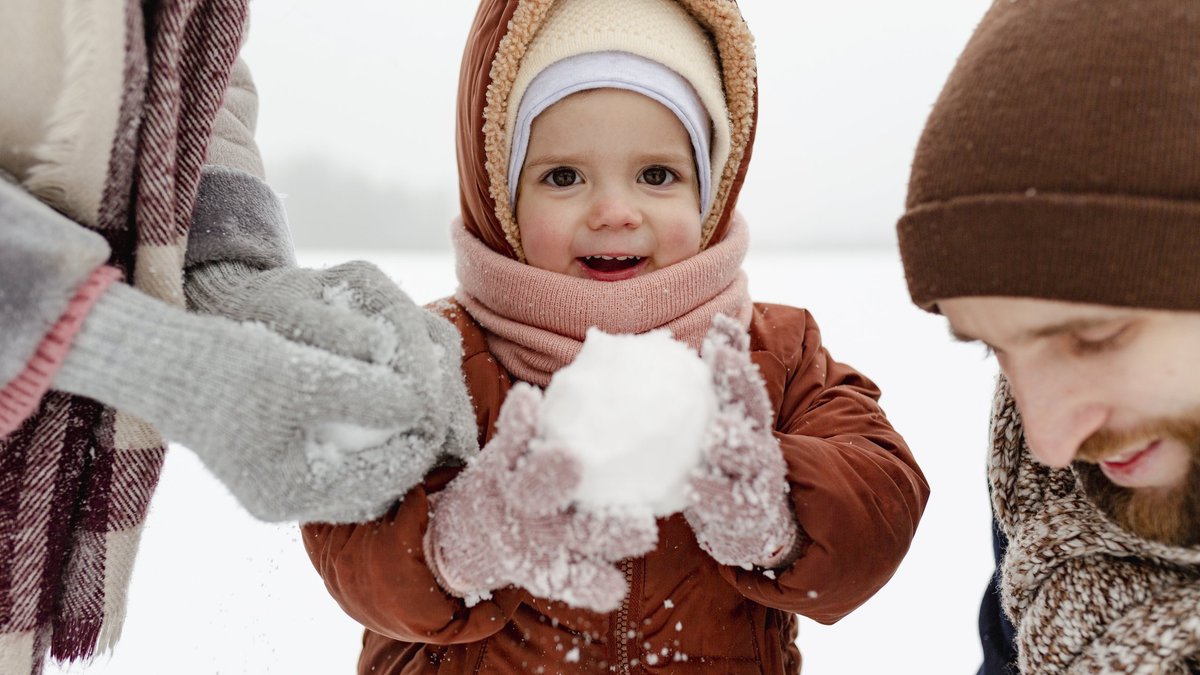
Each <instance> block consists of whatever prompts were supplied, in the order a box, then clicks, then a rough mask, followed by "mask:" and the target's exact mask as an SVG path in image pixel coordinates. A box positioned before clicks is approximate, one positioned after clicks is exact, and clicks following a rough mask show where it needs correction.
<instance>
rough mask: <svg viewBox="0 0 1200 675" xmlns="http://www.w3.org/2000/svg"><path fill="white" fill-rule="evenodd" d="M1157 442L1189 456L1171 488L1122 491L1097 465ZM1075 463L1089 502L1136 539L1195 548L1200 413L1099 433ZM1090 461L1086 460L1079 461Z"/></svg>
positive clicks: (1199, 526) (1199, 521)
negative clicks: (1180, 447)
mask: <svg viewBox="0 0 1200 675" xmlns="http://www.w3.org/2000/svg"><path fill="white" fill-rule="evenodd" d="M1156 438H1164V439H1165V438H1170V439H1174V440H1177V441H1179V442H1182V443H1183V444H1184V446H1185V447H1187V448H1188V449H1189V450H1190V452H1191V462H1190V463H1189V464H1188V468H1187V475H1186V476H1184V477H1183V479H1182V480H1181V481H1180V482H1179V483H1178V484H1177V485H1175V486H1172V487H1162V488H1127V487H1122V486H1120V485H1116V484H1114V483H1113V482H1112V481H1110V480H1109V479H1108V477H1107V476H1105V475H1104V472H1103V471H1102V470H1101V469H1100V466H1099V464H1098V463H1097V462H1099V461H1100V460H1102V459H1104V458H1105V457H1108V456H1110V455H1112V454H1113V453H1114V452H1119V451H1121V450H1123V449H1126V448H1129V447H1136V446H1137V445H1139V444H1144V443H1148V442H1150V441H1152V440H1154V439H1156ZM1077 457H1078V458H1079V460H1080V461H1076V462H1075V464H1074V467H1075V473H1076V475H1077V476H1078V477H1079V483H1080V485H1081V486H1082V487H1083V491H1084V493H1085V494H1086V495H1087V496H1088V498H1089V499H1090V500H1091V501H1092V503H1093V504H1095V505H1096V506H1097V507H1099V508H1100V509H1101V510H1102V511H1104V512H1105V513H1107V514H1108V516H1109V517H1111V518H1112V519H1113V520H1116V521H1117V523H1118V524H1119V525H1120V526H1121V527H1123V528H1125V529H1126V530H1128V531H1129V532H1132V533H1133V534H1136V535H1138V536H1139V537H1142V538H1145V539H1150V540H1153V541H1159V542H1163V543H1166V544H1172V545H1175V546H1195V545H1197V544H1200V410H1198V411H1195V412H1193V413H1192V414H1191V415H1185V416H1182V417H1177V418H1169V419H1161V420H1156V421H1154V422H1151V423H1149V424H1146V425H1144V426H1142V427H1141V428H1139V429H1136V430H1134V431H1132V432H1124V433H1113V432H1109V431H1099V432H1096V433H1095V434H1093V435H1092V436H1091V437H1090V438H1088V439H1087V440H1086V441H1084V443H1083V445H1081V446H1080V448H1079V452H1078V454H1077ZM1082 460H1089V461H1082Z"/></svg>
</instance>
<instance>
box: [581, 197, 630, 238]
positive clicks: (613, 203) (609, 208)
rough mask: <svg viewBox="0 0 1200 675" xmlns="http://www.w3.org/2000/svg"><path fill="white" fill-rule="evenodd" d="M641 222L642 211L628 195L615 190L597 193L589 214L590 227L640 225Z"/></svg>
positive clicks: (603, 227) (597, 228)
mask: <svg viewBox="0 0 1200 675" xmlns="http://www.w3.org/2000/svg"><path fill="white" fill-rule="evenodd" d="M641 224H642V214H641V211H640V210H639V209H638V208H637V207H636V206H634V204H633V202H632V201H631V200H630V199H629V198H628V197H626V196H625V195H621V194H617V193H614V192H606V193H602V194H598V195H596V199H595V201H593V203H592V208H591V212H590V213H589V214H588V227H590V228H592V229H593V230H601V229H605V228H625V227H638V226H640V225H641Z"/></svg>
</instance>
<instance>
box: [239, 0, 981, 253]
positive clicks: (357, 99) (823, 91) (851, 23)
mask: <svg viewBox="0 0 1200 675" xmlns="http://www.w3.org/2000/svg"><path fill="white" fill-rule="evenodd" d="M740 4H741V6H742V11H743V14H744V15H745V16H746V20H747V22H748V23H749V24H750V28H751V30H752V31H753V32H754V35H755V37H756V39H757V43H758V59H759V86H760V100H761V111H760V116H759V129H758V140H757V143H756V146H755V151H754V158H753V160H752V163H751V169H750V173H749V176H748V179H747V182H746V186H745V188H744V190H743V192H742V198H741V208H742V210H743V211H744V212H745V213H746V215H747V216H748V217H749V219H750V224H751V233H752V240H753V242H754V246H756V247H764V246H770V247H771V248H778V247H780V246H787V245H823V244H833V245H858V244H863V245H875V246H892V245H894V241H895V236H894V227H895V221H896V219H897V218H898V217H899V215H900V214H901V212H902V210H903V205H904V194H905V188H906V185H907V182H908V173H909V165H910V162H911V160H912V152H913V149H914V147H915V145H916V141H917V138H918V136H919V134H920V131H921V127H922V126H923V125H924V122H925V118H926V116H927V115H928V113H929V108H930V106H931V105H932V104H933V101H934V100H935V98H936V97H937V94H938V92H939V91H940V90H941V87H942V84H943V82H944V81H945V78H946V76H947V74H949V72H950V69H951V67H952V66H953V64H954V60H955V58H956V57H957V55H958V53H959V52H960V51H961V49H962V47H963V45H964V44H965V43H966V40H967V38H968V37H969V36H970V34H971V31H972V29H973V28H974V27H975V24H976V23H977V22H978V20H979V19H980V18H981V17H982V16H983V13H984V11H985V10H986V9H987V6H988V5H989V4H990V2H989V0H908V1H907V2H896V1H895V0H859V1H857V2H855V1H846V2H820V3H818V2H805V1H803V0H801V1H798V2H782V1H779V0H745V1H743V2H741V3H740ZM475 8H476V3H475V2H473V1H471V0H445V1H441V2H397V1H395V0H386V1H385V0H352V1H347V2H331V1H330V0H255V2H253V3H252V4H251V12H252V15H251V16H252V25H251V29H250V39H249V42H248V44H247V45H246V48H245V50H244V55H245V57H246V59H247V61H248V62H249V63H250V66H251V68H252V69H253V70H254V73H255V78H256V80H257V83H258V87H259V92H260V105H261V110H260V116H259V131H258V138H259V142H260V144H261V146H262V150H263V154H264V157H265V159H266V162H267V170H268V178H270V179H272V180H273V181H275V182H276V184H277V185H278V188H279V189H280V190H281V191H283V192H285V193H286V192H288V188H289V187H293V186H292V185H290V184H279V182H280V181H283V182H284V183H288V181H289V180H290V176H291V175H292V174H293V173H294V172H295V170H296V167H297V166H298V165H299V164H304V163H307V165H309V166H311V165H312V164H313V163H314V162H315V163H317V164H319V165H321V166H322V167H324V168H325V169H327V170H329V171H331V172H333V174H334V175H335V176H336V177H337V178H338V182H339V185H340V187H339V188H338V191H332V190H331V191H330V192H329V194H328V195H325V194H322V195H321V198H320V199H321V201H323V202H329V201H330V200H335V199H337V198H338V195H345V196H344V197H342V199H344V200H345V201H353V200H359V201H361V200H363V199H366V198H365V197H362V196H357V195H358V193H357V192H355V191H347V189H346V187H345V185H344V183H343V181H349V182H351V183H353V184H363V185H365V186H367V187H369V188H370V189H371V190H374V191H375V192H376V193H380V192H394V191H397V190H406V191H408V192H410V193H411V192H414V191H415V192H419V193H421V194H422V195H424V196H425V197H426V198H427V201H428V200H433V201H434V207H433V208H432V213H429V210H430V209H429V208H426V209H425V210H423V211H422V212H421V215H420V217H419V218H409V219H398V218H397V214H377V215H379V217H378V218H376V217H374V216H371V217H362V216H358V215H355V216H353V218H356V219H361V218H367V219H368V220H370V221H371V222H372V223H379V224H378V225H372V227H375V228H377V229H380V228H387V227H391V226H390V225H389V224H388V223H391V222H403V225H396V227H405V228H415V229H414V231H413V232H412V239H413V240H414V241H415V240H418V239H423V238H427V237H421V236H419V235H421V234H422V233H423V232H425V231H427V230H434V231H435V232H436V233H438V234H436V235H435V236H439V237H440V236H442V234H441V233H444V231H445V228H446V222H447V221H448V220H449V218H450V217H451V216H452V215H453V214H454V213H455V211H456V209H457V181H456V178H455V174H454V172H455V164H454V134H453V128H454V127H453V124H454V100H455V94H456V88H457V81H458V63H459V58H460V56H461V52H462V45H463V44H464V41H465V39H466V34H467V30H468V28H469V27H470V22H471V19H472V17H473V16H474V12H475ZM310 174H311V171H310ZM325 182H331V181H328V180H326V181H325ZM293 189H295V188H294V187H293ZM310 189H311V188H308V187H306V188H305V190H310ZM364 194H365V193H364ZM289 199H291V200H292V201H291V211H292V214H291V215H292V219H293V223H294V225H295V226H296V229H297V233H296V235H297V242H296V243H297V246H299V247H301V248H305V247H313V246H330V245H337V244H336V243H334V242H335V241H336V239H334V240H331V239H330V237H328V236H326V237H322V238H316V237H312V236H311V235H310V234H309V232H311V231H312V228H313V223H312V222H311V221H312V218H309V219H308V220H305V218H304V216H305V215H306V213H303V212H302V213H296V211H297V209H298V208H299V209H300V210H302V211H303V210H305V209H307V210H309V211H311V210H312V209H311V208H310V207H309V206H308V203H311V202H308V203H306V202H303V201H302V199H303V197H302V196H301V195H295V194H292V195H290V196H289ZM377 201H378V202H379V203H381V204H386V203H387V201H386V200H377ZM329 206H332V205H331V204H328V203H327V204H326V207H327V208H326V209H322V210H321V214H322V215H321V219H322V222H324V221H325V220H330V219H331V216H330V215H327V214H329V213H330V211H329V210H328V207H329ZM350 208H351V206H350V205H347V206H346V209H350ZM374 208H394V207H374ZM333 212H334V213H337V212H338V209H336V208H334V209H333ZM414 221H418V222H414ZM339 225H340V226H342V227H346V228H347V229H346V230H345V232H346V234H345V235H344V236H345V237H346V238H350V237H351V236H352V235H351V234H350V232H351V230H352V229H353V228H352V227H350V225H352V224H349V223H344V222H343V223H340V224H338V223H334V224H332V225H329V226H327V227H335V226H339ZM416 229H421V232H417V231H416ZM384 234H389V235H392V236H393V238H394V237H395V235H396V233H395V232H380V239H381V241H382V240H383V239H385V238H386V237H384V236H383V235H384ZM354 236H361V235H354ZM367 245H369V242H363V241H347V242H346V243H345V244H344V246H345V247H356V248H361V247H363V246H367Z"/></svg>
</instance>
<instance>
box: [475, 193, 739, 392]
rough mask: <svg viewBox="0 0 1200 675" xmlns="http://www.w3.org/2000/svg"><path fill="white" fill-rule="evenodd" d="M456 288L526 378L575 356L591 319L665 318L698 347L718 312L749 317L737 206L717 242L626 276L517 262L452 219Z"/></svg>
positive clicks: (641, 321) (541, 375)
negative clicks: (602, 276)
mask: <svg viewBox="0 0 1200 675" xmlns="http://www.w3.org/2000/svg"><path fill="white" fill-rule="evenodd" d="M452 235H453V241H454V253H455V259H456V262H457V273H458V282H459V287H458V293H457V294H456V297H457V299H458V301H459V302H460V303H462V305H463V307H464V308H466V310H467V312H469V313H470V314H471V317H472V318H474V319H475V320H476V321H477V322H479V325H480V326H482V327H483V328H484V330H485V331H486V333H487V339H488V348H489V349H490V350H491V352H492V354H493V355H494V356H495V357H496V358H497V359H498V360H499V361H500V364H501V365H502V366H504V367H505V368H506V369H507V370H508V372H510V373H512V375H513V376H514V377H516V378H518V379H520V380H523V381H526V382H531V383H533V384H536V385H539V386H543V387H544V386H546V385H547V384H549V382H550V377H551V376H552V375H553V374H554V372H555V371H557V370H558V369H559V368H561V367H563V366H565V365H567V364H568V363H570V362H571V361H573V360H574V359H575V356H576V355H577V354H578V353H579V350H580V348H581V347H582V346H583V338H584V335H585V334H586V332H587V329H588V328H590V327H592V326H595V327H597V328H600V329H601V330H603V331H605V332H607V333H644V332H646V331H649V330H653V329H655V328H667V329H670V331H671V333H672V334H673V335H674V336H675V339H677V340H681V341H683V342H686V343H688V344H689V345H691V346H692V347H693V348H694V349H699V348H700V343H701V341H702V340H703V339H704V335H705V333H707V332H708V328H709V326H710V325H711V324H712V319H713V317H714V316H716V315H717V314H725V315H727V316H730V317H733V318H735V319H737V320H738V321H740V322H741V323H742V324H744V325H747V326H749V325H750V313H751V302H750V295H749V292H748V290H747V285H746V274H745V272H743V271H742V260H743V259H744V258H745V257H746V246H747V244H748V242H749V236H748V234H747V228H746V223H745V221H744V220H743V219H742V218H741V216H740V215H735V216H734V220H733V222H732V223H731V227H730V229H729V234H728V235H727V236H726V237H725V239H723V240H722V241H721V242H720V243H718V244H715V245H713V246H710V247H709V248H707V249H705V250H704V251H701V252H700V253H698V254H696V255H694V256H692V257H691V258H688V259H686V260H683V261H680V262H678V263H676V264H674V265H671V266H670V267H667V268H665V269H661V270H656V271H654V272H651V273H650V274H646V275H643V276H640V277H637V278H635V279H629V280H627V281H616V282H604V281H592V280H590V279H577V278H575V277H570V276H567V275H565V274H558V273H556V272H549V271H546V270H543V269H538V268H536V267H533V266H531V265H526V264H524V263H521V262H518V261H516V260H514V259H512V258H509V257H508V256H505V255H503V254H500V253H497V252H495V251H493V250H492V249H490V248H488V247H487V245H486V244H484V243H483V242H481V241H480V240H479V239H477V238H475V237H474V236H473V235H471V233H469V232H467V230H466V228H465V227H463V224H462V222H461V220H460V221H456V222H455V224H454V227H453V233H452Z"/></svg>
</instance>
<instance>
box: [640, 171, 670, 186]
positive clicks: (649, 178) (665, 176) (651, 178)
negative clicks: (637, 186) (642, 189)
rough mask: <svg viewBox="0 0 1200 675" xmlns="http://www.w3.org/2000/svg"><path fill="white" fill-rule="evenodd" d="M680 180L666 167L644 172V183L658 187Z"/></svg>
mask: <svg viewBox="0 0 1200 675" xmlns="http://www.w3.org/2000/svg"><path fill="white" fill-rule="evenodd" d="M678 178H679V177H678V176H676V175H675V172H674V171H671V170H670V169H668V168H667V167H665V166H652V167H650V168H648V169H646V170H644V171H642V182H643V183H646V184H647V185H654V186H656V187H657V186H662V185H668V184H670V183H673V182H675V181H676V180H678Z"/></svg>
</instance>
